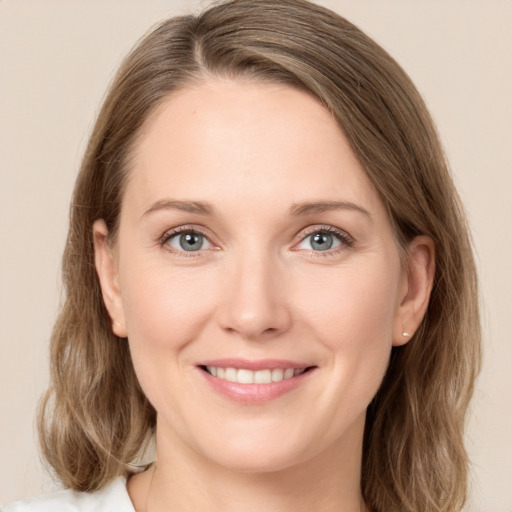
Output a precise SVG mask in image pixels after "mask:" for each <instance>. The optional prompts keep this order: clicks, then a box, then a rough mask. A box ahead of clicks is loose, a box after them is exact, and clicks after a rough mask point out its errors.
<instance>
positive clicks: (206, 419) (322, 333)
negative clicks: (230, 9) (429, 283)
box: [95, 80, 409, 471]
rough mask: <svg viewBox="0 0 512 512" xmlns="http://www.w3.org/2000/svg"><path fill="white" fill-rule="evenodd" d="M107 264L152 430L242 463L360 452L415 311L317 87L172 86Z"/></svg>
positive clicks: (226, 461)
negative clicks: (371, 411) (154, 424)
mask: <svg viewBox="0 0 512 512" xmlns="http://www.w3.org/2000/svg"><path fill="white" fill-rule="evenodd" d="M95 230H96V239H97V240H98V239H99V238H100V235H99V233H100V231H101V228H100V227H99V226H98V225H97V226H95ZM102 251H103V256H101V254H100V255H99V261H103V262H104V263H103V264H104V265H106V266H107V267H108V265H109V264H108V258H109V257H110V256H108V254H107V253H106V252H105V251H108V249H106V246H104V245H102V244H100V243H98V244H97V252H98V253H102ZM106 261H107V263H105V262H106ZM103 264H102V263H100V264H99V266H100V270H99V273H100V277H101V276H105V275H107V274H108V272H105V271H104V270H103V271H102V270H101V265H103ZM111 265H112V268H111V273H110V274H109V275H110V278H108V277H107V278H105V277H102V286H103V290H104V294H105V295H106V296H107V297H106V302H107V306H108V308H109V311H110V313H111V315H112V318H113V320H114V321H116V322H117V324H116V327H115V330H116V332H117V333H118V334H119V335H121V336H125V335H126V336H127V337H128V340H129V344H130V350H131V353H132V357H133V363H134V366H135V371H136V373H137V376H138V378H139V381H140V384H141V386H142V389H143V390H144V393H145V394H146V395H147V397H148V399H149V400H150V401H151V403H152V404H153V406H154V407H155V409H156V411H157V413H158V436H159V440H160V439H162V440H165V442H166V443H167V442H169V445H170V446H171V447H172V449H174V450H179V449H180V447H181V448H183V449H184V450H190V449H191V450H193V452H194V453H196V454H199V455H200V456H201V457H204V458H206V459H208V460H210V461H213V462H215V463H217V464H220V465H222V466H225V467H230V468H236V469H239V470H247V471H252V470H255V471H256V470H257V471H259V470H264V471H270V470H276V469H282V468H286V467H290V466H292V465H294V464H299V463H301V462H304V461H306V460H308V459H313V458H314V457H320V456H322V454H327V453H330V454H332V453H337V452H338V451H342V450H345V452H346V450H347V449H351V450H355V451H356V452H360V449H361V438H362V432H363V426H364V417H365V410H366V407H367V406H368V404H369V402H370V401H371V399H372V397H373V396H374V395H375V393H376V391H377V389H378V387H379V384H380V382H381V380H382V378H383V376H384V373H385V371H386V367H387V364H388V359H389V355H390V350H391V347H392V345H393V344H399V343H402V331H403V330H404V328H407V327H409V326H407V325H406V326H403V325H402V323H403V318H402V312H403V303H404V301H405V296H406V293H407V288H408V283H407V272H405V271H404V270H403V268H402V266H401V262H400V258H399V252H398V249H397V246H396V243H395V240H394V237H393V233H392V229H391V226H390V222H389V220H388V217H387V215H386V211H385V208H384V206H383V204H382V202H381V200H380V199H379V196H378V194H377V192H376V190H375V189H374V187H373V186H372V184H371V183H370V181H369V180H368V178H367V177H366V174H365V173H364V171H363V169H362V168H361V165H360V164H359V162H358V161H357V160H356V158H355V156H354V153H353V152H352V150H351V148H350V146H349V144H348V142H347V140H346V138H345V136H344V135H343V133H342V131H341V130H340V129H339V127H338V126H337V124H336V122H335V120H334V119H333V118H332V117H331V115H330V114H329V113H328V112H327V111H326V110H325V109H324V108H323V107H322V106H320V105H319V103H317V102H316V101H315V100H314V99H312V98H311V97H310V96H308V95H307V94H305V93H303V92H300V91H298V90H295V89H293V88H290V87H288V86H284V85H275V84H273V85H271V84H261V83H247V82H245V83H242V82H236V81H227V80H226V81H222V80H218V81H210V82H208V83H206V84H205V85H201V86H197V87H195V88H189V89H185V90H182V91H179V92H177V93H175V94H173V95H172V96H171V97H170V98H169V99H168V100H167V101H166V103H165V104H163V106H162V107H161V108H160V109H159V111H158V113H157V115H155V116H154V117H153V118H152V119H151V120H150V121H149V122H148V124H147V126H146V129H145V130H144V132H143V134H142V136H141V138H140V140H139V143H138V145H137V146H136V148H135V158H134V161H133V168H132V170H131V174H130V176H129V181H128V185H127V188H126V192H125V196H124V199H123V204H122V212H121V220H120V228H119V234H118V238H117V243H116V247H115V249H114V251H113V256H112V261H111ZM109 279H110V281H109ZM215 375H216V376H215ZM291 375H293V376H291ZM234 381H236V382H234ZM251 382H252V383H251ZM162 442H163V441H162Z"/></svg>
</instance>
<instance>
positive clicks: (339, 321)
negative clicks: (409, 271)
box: [301, 261, 400, 407]
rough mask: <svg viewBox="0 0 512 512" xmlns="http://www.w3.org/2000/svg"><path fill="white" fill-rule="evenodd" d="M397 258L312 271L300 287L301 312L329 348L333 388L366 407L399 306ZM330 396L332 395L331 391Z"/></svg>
mask: <svg viewBox="0 0 512 512" xmlns="http://www.w3.org/2000/svg"><path fill="white" fill-rule="evenodd" d="M399 277H400V266H399V263H398V262H397V263H395V262H393V261H391V262H389V265H386V264H379V265H364V267H363V266H361V267H360V268H353V269H347V268H344V269H340V271H339V272H338V273H337V275H336V276H333V275H332V273H331V274H330V275H327V274H326V275H325V277H322V276H320V275H317V276H316V278H317V279H316V285H315V287H309V290H308V292H306V290H303V292H301V296H302V297H303V299H302V301H301V302H302V308H303V310H304V315H306V316H307V318H309V325H310V327H311V328H312V330H313V331H314V333H315V334H316V336H317V337H318V338H319V339H320V340H321V342H322V344H323V346H324V347H326V348H327V350H328V354H329V356H328V357H329V362H328V364H329V365H330V366H331V369H332V375H333V387H332V390H333V393H335V394H337V396H338V395H344V396H345V397H348V396H351V397H352V401H351V403H352V404H353V405H354V404H360V405H361V406H362V407H366V405H368V403H369V402H370V401H371V399H372V398H373V396H374V395H375V393H376V391H377V389H378V387H379V385H380V382H381V380H382V378H383V377H384V374H385V372H386V369H387V366H388V362H389V357H390V353H391V348H392V340H393V337H392V336H393V325H394V320H395V317H396V314H397V307H398V304H397V303H398V292H397V290H398V286H397V285H398V279H399ZM331 399H332V397H331Z"/></svg>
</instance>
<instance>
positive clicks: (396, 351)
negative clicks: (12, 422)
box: [6, 0, 479, 512]
mask: <svg viewBox="0 0 512 512" xmlns="http://www.w3.org/2000/svg"><path fill="white" fill-rule="evenodd" d="M63 272H64V282H65V285H66V291H67V296H66V302H65V304H64V307H63V310H62V313H61V315H60V317H59V319H58V321H57V323H56V326H55V329H54V334H53V339H52V356H51V357H52V385H51V388H50V389H49V391H48V393H47V395H46V397H45V400H44V401H43V405H42V409H41V419H40V434H41V442H42V447H43V453H44V454H45V457H46V459H47V460H48V462H49V464H50V466H51V467H52V468H53V470H54V471H55V473H56V475H57V476H58V478H59V479H60V480H61V481H62V483H63V484H64V485H65V487H68V488H69V489H72V490H75V491H80V493H73V492H71V491H63V492H62V493H60V494H57V495H52V496H50V497H46V498H42V499H39V500H36V501H32V502H29V503H28V504H26V503H25V504H24V503H21V504H18V505H12V506H11V507H7V509H6V510H59V508H61V509H65V507H66V506H67V507H71V506H73V507H75V509H78V510H90V509H91V510H93V509H95V510H97V509H99V508H100V507H101V506H103V508H104V509H105V510H116V511H119V510H127V511H128V510H130V511H133V510H134V509H135V510H137V511H150V512H158V511H160V510H211V511H213V510H221V509H222V510H227V511H229V510H237V511H240V510H242V511H243V510H260V509H262V508H263V507H266V508H269V509H271V510H276V511H278V510H291V509H293V510H311V509H312V508H313V507H314V508H316V509H318V510H321V511H334V510H350V511H362V510H366V511H386V512H387V511H399V510H400V511H417V510H425V511H434V510H435V511H440V510H443V511H448V510H449V511H454V510H460V509H461V507H462V505H463V503H464V500H465V492H466V482H467V456H466V452H465V449H464V446H463V442H462V433H463V426H464V416H465V411H466V408H467V404H468V401H469V399H470V396H471V393H472V390H473V383H474V379H475V375H476V373H477V370H478V361H479V323H478V307H477V290H476V278H475V270H474V263H473V258H472V254H471V249H470V244H469V241H468V234H467V227H466V225H465V220H464V216H463V213H462V209H461V206H460V203H459V200H458V196H457V194H456V191H455V190H454V187H453V184H452V181H451V178H450V176H449V173H448V171H447V166H446V163H445V160H444V156H443V153H442V150H441V146H440V143H439V141H438V139H437V135H436V132H435V129H434V127H433V124H432V121H431V119H430V117H429V115H428V113H427V111H426V109H425V106H424V104H423V102H422V100H421V98H420V96H419V94H418V93H417V91H416V90H415V88H414V86H413V85H412V84H411V82H410V80H409V79H408V77H407V76H406V75H405V73H404V72H403V71H402V70H401V69H400V67H399V66H398V65H397V64H396V63H395V62H394V61H393V60H392V59H391V57H389V55H387V54H386V53H385V52H384V51H383V50H382V49H381V48H380V47H379V46H377V45H376V44H375V43H374V42H373V41H371V40H370V39H369V38H368V37H367V36H365V35H364V34H363V33H361V32H360V31H359V30H358V29H357V28H355V27H354V26H353V25H351V24H350V23H348V22H347V21H346V20H344V19H342V18H340V17H339V16H337V15H335V14H334V13H332V12H330V11H328V10H326V9H324V8H321V7H319V6H316V5H314V4H311V3H307V2H305V1H302V0H283V1H279V2H275V1H263V0H238V1H231V2H225V3H220V4H217V5H215V6H213V7H211V8H210V9H208V10H206V11H205V12H204V13H202V14H201V15H199V16H198V17H193V16H189V17H181V18H174V19H171V20H168V21H166V22H164V23H163V24H161V25H160V26H159V27H158V28H157V29H156V30H154V31H153V32H152V33H151V34H149V35H148V36H147V37H146V38H145V39H144V40H143V41H142V42H141V43H140V44H139V45H138V46H137V47H136V48H135V50H134V51H133V52H132V53H131V54H130V56H129V57H128V58H127V60H126V61H125V63H124V64H123V66H122V68H121V69H120V71H119V73H118V75H117V77H116V79H115V81H114V83H113V84H112V87H111V90H110V92H109V94H108V96H107V98H106V100H105V103H104V105H103V108H102V110H101V112H100V114H99V117H98V121H97V123H96V126H95V128H94V131H93V134H92V136H91V139H90V141H89V146H88V149H87V152H86V155H85V157H84V161H83V164H82V168H81V172H80V175H79V177H78V181H77V184H76V188H75V193H74V197H73V202H72V206H71V225H70V231H69V237H68V242H67V247H66V252H65V255H64V269H63ZM153 434H154V437H155V439H156V456H155V460H156V462H155V463H154V464H149V465H148V464H147V463H146V462H147V458H146V454H145V451H146V449H147V447H148V443H149V441H150V439H151V438H152V436H153ZM148 466H149V467H148ZM84 491H85V492H86V493H84Z"/></svg>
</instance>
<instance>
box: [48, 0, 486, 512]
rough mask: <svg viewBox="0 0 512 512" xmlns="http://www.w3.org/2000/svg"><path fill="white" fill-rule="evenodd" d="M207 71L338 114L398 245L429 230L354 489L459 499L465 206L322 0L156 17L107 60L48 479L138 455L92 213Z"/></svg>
mask: <svg viewBox="0 0 512 512" xmlns="http://www.w3.org/2000/svg"><path fill="white" fill-rule="evenodd" d="M208 76H221V77H222V76H224V77H228V78H240V79H244V80H256V81H267V82H268V81H270V82H278V83H284V84H289V85H292V86H294V87H298V88H300V89H302V90H304V91H307V92H308V93H309V94H311V95H312V96H313V97H315V98H317V99H318V100H319V101H320V102H321V103H322V104H323V105H324V106H325V107H326V108H327V109H329V111H331V113H332V114H333V115H334V116H335V117H336V119H337V120H338V122H339V124H340V127H341V128H342V129H343V131H344V133H345V135H346V136H347V138H348V140H349V141H350V143H351V145H352V148H353V150H354V152H355V154H356V155H357V157H358V158H359V160H360V162H361V164H362V165H363V167H364V168H365V170H366V172H367V174H368V176H369V177H370V179H371V181H372V183H373V184H374V186H375V187H376V189H377V190H378V192H379V194H380V196H381V198H382V200H383V202H384V204H385V205H386V207H387V210H388V212H389V215H390V219H391V222H392V225H393V228H394V231H395V236H396V240H397V243H398V244H399V246H400V247H401V249H402V253H403V259H404V264H407V244H408V242H410V241H411V240H412V239H413V238H414V237H415V236H418V235H428V236H430V237H431V238H432V239H433V240H434V242H435V247H436V275H435V279H434V287H433V292H432V296H431V300H430V304H429V307H428V311H427V314H426V316H425V318H424V319H423V322H422V324H421V326H420V329H419V330H418V331H417V332H416V333H415V335H414V337H413V339H412V340H411V341H410V342H409V343H407V344H406V345H404V346H403V347H395V348H394V349H393V352H392V356H391V361H390V364H389V368H388V371H387V374H386V376H385V378H384V381H383V383H382V385H381V387H380V390H379V392H378V394H377V396H376V397H375V399H374V400H373V402H372V403H371V405H370V407H369V409H368V413H367V420H366V430H365V440H364V449H363V471H362V480H361V488H362V492H363V496H364V499H365V501H366V504H367V507H368V508H369V509H370V510H372V511H374V512H418V511H420V510H421V511H424V512H434V511H436V512H448V511H449V512H454V511H458V510H461V508H462V506H463V504H464V502H465V498H466V488H467V479H468V458H467V454H466V450H465V447H464V443H463V432H464V426H465V417H466V410H467V407H468V403H469V400H470V398H471V395H472V393H473V386H474V382H475V378H476V375H477V373H478V370H479V362H480V323H479V311H478V290H477V279H476V272H475V264H474V259H473V253H472V248H471V242H470V238H469V232H468V227H467V225H466V221H465V216H464V212H463V209H462V206H461V204H460V201H459V198H458V195H457V192H456V190H455V188H454V185H453V182H452V179H451V176H450V173H449V171H448V167H447V163H446V160H445V156H444V154H443V150H442V147H441V144H440V142H439V140H438V136H437V133H436V130H435V127H434V125H433V122H432V120H431V118H430V115H429V113H428V112H427V109H426V107H425V105H424V102H423V100H422V98H421V97H420V95H419V93H418V92H417V90H416V89H415V87H414V86H413V84H412V83H411V81H410V79H409V78H408V76H407V75H406V74H405V72H404V71H403V70H402V69H401V68H400V66H399V65H398V64H397V63H396V62H395V61H394V60H393V59H392V58H391V57H390V56H389V55H388V54H387V53H386V52H385V51H384V50H383V49H382V48H381V47H380V46H378V45H377V44H376V43H375V42H374V41H372V40H371V39H370V38H368V37H367V36H366V35H365V34H364V33H363V32H361V31H360V30H359V29H358V28H356V27H355V26H354V25H352V24H351V23H349V22H348V21H346V20H345V19H343V18H342V17H340V16H338V15H337V14H334V13H333V12H331V11H329V10H327V9H325V8H323V7H320V6H318V5H315V4H313V3H310V2H307V1H305V0H231V1H226V2H220V3H215V4H213V5H212V6H211V7H210V8H208V9H206V10H205V11H203V12H202V13H200V14H199V15H197V16H192V15H190V16H182V17H176V18H172V19H169V20H167V21H164V22H163V23H161V24H160V25H159V26H158V27H157V28H155V29H154V30H153V31H152V32H150V33H149V34H148V35H147V36H146V37H145V38H144V39H143V40H142V41H141V42H139V44H138V45H137V46H136V47H135V48H134V49H133V51H132V52H131V53H130V54H129V56H128V57H127V58H126V59H125V61H124V63H123V64H122V66H121V68H120V70H119V71H118V73H117V75H116V77H115V79H114V81H113V83H112V85H111V87H110V90H109V92H108V95H107V97H106V99H105V101H104V103H103V106H102V108H101V111H100V113H99V116H98V119H97V121H96V124H95V126H94V129H93V132H92V135H91V137H90V140H89V143H88V146H87V150H86V153H85V156H84V158H83V161H82V165H81V169H80V173H79V176H78V179H77V182H76V186H75V190H74V194H73V198H72V203H71V210H70V227H69V233H68V238H67V242H66V248H65V252H64V256H63V269H62V272H63V285H64V290H65V300H64V303H63V307H62V310H61V313H60V315H59V317H58V319H57V322H56V324H55V327H54V329H53V334H52V339H51V384H50V388H49V389H48V391H47V393H46V394H45V396H44V397H43V400H42V402H41V408H40V415H39V433H40V440H41V446H42V451H43V455H44V457H45V458H46V460H47V462H48V464H49V466H51V468H52V469H53V471H54V472H55V474H56V475H57V477H58V478H59V479H60V480H61V481H62V483H63V484H64V485H65V486H67V487H70V488H72V489H76V490H85V491H93V490H96V489H99V488H101V487H103V486H104V485H106V483H108V482H109V481H110V480H112V479H113V478H114V477H116V476H119V475H121V474H128V473H130V472H132V471H133V470H134V469H135V468H137V467H138V465H140V464H143V454H144V451H145V449H146V446H147V442H148V439H150V437H151V435H152V434H153V431H154V427H155V422H156V413H155V410H154V409H153V407H152V406H151V404H150V403H149V402H148V401H147V399H146V398H145V396H144V394H143V393H142V391H141V389H140V387H139V384H138V382H137V379H136V376H135V373H134V370H133V365H132V361H131V357H130V352H129V348H128V344H127V342H126V340H125V339H120V338H117V337H116V336H115V335H114V334H113V333H112V328H111V320H110V318H109V316H108V314H107V312H106V309H105V306H104V304H103V299H102V295H101V290H100V287H99V284H98V279H97V276H96V272H95V266H94V247H93V239H92V225H93V223H94V221H95V220H97V219H104V220H105V222H106V224H107V227H108V229H109V237H110V242H113V241H114V240H115V237H116V229H117V227H118V220H119V213H120V207H121V201H122V197H123V190H124V185H125V181H126V176H127V175H128V174H129V170H130V163H131V160H130V156H131V150H132V149H133V146H134V144H135V143H136V141H137V137H138V135H139V134H140V132H141V129H142V128H143V126H144V123H145V122H146V121H147V120H148V119H149V118H150V116H151V115H152V113H153V112H154V111H155V109H157V107H158V106H159V105H160V104H161V103H162V101H163V100H164V99H165V98H166V97H168V95H169V94H171V93H172V92H173V91H176V90H177V89H179V88H183V87H186V86H187V85H189V84H193V83H197V82H200V81H201V80H204V79H205V78H206V77H208Z"/></svg>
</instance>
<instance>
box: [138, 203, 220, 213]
mask: <svg viewBox="0 0 512 512" xmlns="http://www.w3.org/2000/svg"><path fill="white" fill-rule="evenodd" d="M160 210H181V211H183V212H187V213H197V214H199V215H211V216H214V215H215V208H214V207H213V205H212V204H211V203H207V202H204V201H176V200H173V199H162V200H161V201H157V202H156V203H153V204H152V205H151V206H150V207H149V208H148V209H147V210H146V211H145V212H144V213H143V214H142V216H143V217H145V216H146V215H148V214H150V213H153V212H157V211H160Z"/></svg>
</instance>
